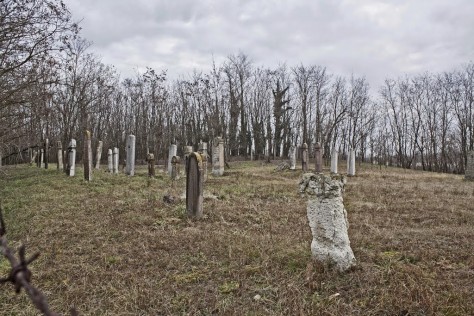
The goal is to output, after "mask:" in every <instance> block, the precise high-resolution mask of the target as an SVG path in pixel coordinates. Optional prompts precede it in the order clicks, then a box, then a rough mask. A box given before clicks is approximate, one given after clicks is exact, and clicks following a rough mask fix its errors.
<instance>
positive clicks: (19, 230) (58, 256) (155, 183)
mask: <svg viewBox="0 0 474 316" xmlns="http://www.w3.org/2000/svg"><path fill="white" fill-rule="evenodd" d="M341 167H342V163H341ZM274 168H275V165H272V164H262V163H260V162H235V163H231V169H229V170H227V171H226V175H225V176H223V177H220V178H214V177H212V176H209V180H208V181H207V183H206V184H205V189H204V191H205V195H206V198H205V201H204V203H205V204H204V214H205V215H204V218H202V219H201V220H198V221H192V220H189V219H188V218H187V217H186V215H185V201H184V200H179V199H178V201H177V202H176V203H174V204H167V203H165V202H163V196H164V195H166V194H171V195H173V196H176V197H179V196H181V195H182V194H183V193H184V188H185V180H184V179H180V180H178V181H177V182H176V183H172V182H171V181H170V180H169V178H168V177H167V176H166V175H165V174H164V173H158V176H157V177H156V178H155V179H152V180H149V179H148V178H147V176H146V170H145V168H139V169H138V170H137V175H136V176H135V177H132V178H130V177H127V176H125V175H123V174H121V175H118V176H114V175H111V174H108V173H106V172H104V171H95V173H94V179H93V181H92V182H91V183H86V182H84V181H83V180H82V169H80V168H79V169H78V170H77V174H78V175H77V176H76V177H74V178H68V177H66V176H65V175H64V174H62V173H60V172H58V171H56V170H54V169H53V170H42V169H38V168H36V167H29V166H19V167H3V169H2V170H3V171H4V172H5V173H1V175H0V194H1V197H0V198H1V201H2V206H3V209H4V214H5V221H6V225H7V229H8V233H7V238H8V240H9V243H10V245H11V246H19V245H20V244H21V243H25V244H26V245H27V253H29V254H32V253H33V252H36V251H40V252H41V256H40V258H39V259H38V260H37V261H35V262H34V263H33V264H32V265H31V270H32V272H33V284H34V285H36V286H37V287H38V288H40V289H41V290H42V291H43V292H44V294H45V295H46V296H47V297H48V301H49V303H50V305H51V308H52V309H53V310H55V311H57V312H60V313H64V314H67V313H68V310H69V308H70V307H72V306H75V307H76V308H77V310H78V311H79V313H80V315H210V314H216V315H474V183H473V182H466V181H464V180H463V177H462V176H459V175H448V174H437V173H428V172H420V171H412V170H402V169H395V168H382V169H381V170H380V169H379V168H378V167H375V166H370V165H367V166H362V167H359V170H358V176H356V177H354V178H349V179H348V183H347V187H346V193H345V196H344V199H345V200H344V202H345V205H346V209H347V212H348V219H349V223H350V228H349V238H350V240H351V246H352V249H353V251H354V254H355V256H356V258H357V261H358V264H357V267H356V268H354V269H352V270H351V271H349V272H346V273H339V272H337V271H335V270H334V269H331V268H330V267H327V266H323V265H319V264H316V263H314V262H313V261H312V260H311V255H310V243H311V232H310V229H309V226H308V222H307V218H306V200H305V198H303V197H301V196H300V195H299V194H298V192H297V188H298V186H297V184H298V181H299V178H300V176H301V171H296V172H291V171H280V172H275V171H274ZM325 172H327V169H325ZM8 271H9V265H8V264H7V261H6V260H5V259H4V258H2V259H0V276H5V275H6V274H7V273H8ZM0 314H1V315H37V314H38V313H37V311H36V310H35V309H34V307H33V306H32V304H31V302H30V301H29V300H28V298H27V297H26V295H25V294H24V293H22V294H20V295H16V294H15V293H14V291H13V288H12V286H11V285H10V284H3V285H0Z"/></svg>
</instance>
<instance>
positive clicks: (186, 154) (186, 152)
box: [184, 146, 193, 172]
mask: <svg viewBox="0 0 474 316" xmlns="http://www.w3.org/2000/svg"><path fill="white" fill-rule="evenodd" d="M192 152H193V146H184V170H188V159H189V155H190V154H191V153H192ZM185 172H186V171H185Z"/></svg>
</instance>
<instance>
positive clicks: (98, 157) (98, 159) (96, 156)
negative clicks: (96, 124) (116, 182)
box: [95, 140, 103, 169]
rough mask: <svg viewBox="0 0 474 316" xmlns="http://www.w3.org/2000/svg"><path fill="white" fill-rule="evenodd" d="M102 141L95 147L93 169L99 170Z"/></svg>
mask: <svg viewBox="0 0 474 316" xmlns="http://www.w3.org/2000/svg"><path fill="white" fill-rule="evenodd" d="M102 146H103V144H102V141H101V140H100V141H99V144H98V145H97V151H96V153H95V159H96V160H95V168H96V169H100V159H101V158H102Z"/></svg>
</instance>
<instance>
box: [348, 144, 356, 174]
mask: <svg viewBox="0 0 474 316" xmlns="http://www.w3.org/2000/svg"><path fill="white" fill-rule="evenodd" d="M355 172H356V162H355V150H354V149H352V148H350V149H349V156H348V157H347V175H348V176H349V177H353V176H355Z"/></svg>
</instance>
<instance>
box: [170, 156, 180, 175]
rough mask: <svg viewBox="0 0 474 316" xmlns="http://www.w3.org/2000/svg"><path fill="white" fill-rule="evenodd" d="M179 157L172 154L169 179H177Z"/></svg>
mask: <svg viewBox="0 0 474 316" xmlns="http://www.w3.org/2000/svg"><path fill="white" fill-rule="evenodd" d="M180 163H181V158H179V157H178V156H173V157H172V158H171V179H173V180H177V179H179V174H180Z"/></svg>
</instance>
